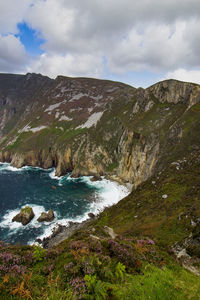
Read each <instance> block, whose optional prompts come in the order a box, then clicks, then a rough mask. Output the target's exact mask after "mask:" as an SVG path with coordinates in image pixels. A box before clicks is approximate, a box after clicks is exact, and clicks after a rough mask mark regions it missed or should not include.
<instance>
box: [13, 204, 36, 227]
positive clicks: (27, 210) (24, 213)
mask: <svg viewBox="0 0 200 300" xmlns="http://www.w3.org/2000/svg"><path fill="white" fill-rule="evenodd" d="M34 216H35V214H34V212H33V209H32V207H29V206H26V207H24V208H22V209H21V211H20V213H19V214H17V215H16V216H15V217H14V218H13V219H12V222H20V223H22V225H27V224H28V223H30V221H31V220H32V219H33V218H34Z"/></svg>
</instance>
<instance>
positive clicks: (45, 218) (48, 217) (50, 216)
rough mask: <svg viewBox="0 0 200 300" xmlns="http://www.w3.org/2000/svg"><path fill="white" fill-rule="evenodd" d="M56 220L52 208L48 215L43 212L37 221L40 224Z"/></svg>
mask: <svg viewBox="0 0 200 300" xmlns="http://www.w3.org/2000/svg"><path fill="white" fill-rule="evenodd" d="M54 218H55V216H54V212H53V210H52V208H50V210H49V211H48V212H47V213H46V212H42V213H41V215H40V216H39V218H38V219H37V221H38V222H51V221H53V219H54Z"/></svg>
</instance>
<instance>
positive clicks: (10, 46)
mask: <svg viewBox="0 0 200 300" xmlns="http://www.w3.org/2000/svg"><path fill="white" fill-rule="evenodd" d="M27 59H28V56H27V54H26V52H25V49H24V46H23V45H22V43H21V42H20V40H19V38H17V37H15V36H14V35H11V34H10V35H7V36H1V35H0V71H1V72H19V71H23V70H24V65H25V64H26V63H27Z"/></svg>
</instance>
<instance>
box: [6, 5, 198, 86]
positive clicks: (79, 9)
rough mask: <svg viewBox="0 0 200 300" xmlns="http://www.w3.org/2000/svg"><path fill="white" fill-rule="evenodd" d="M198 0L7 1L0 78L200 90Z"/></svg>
mask: <svg viewBox="0 0 200 300" xmlns="http://www.w3.org/2000/svg"><path fill="white" fill-rule="evenodd" d="M199 28H200V1H199V0H162V1H161V0H135V1H133V0H0V72H2V73H19V74H26V73H28V72H34V73H41V74H43V75H47V76H49V77H51V78H56V77H57V76H58V75H65V76H72V77H77V76H83V77H95V78H104V79H111V80H116V81H122V82H125V83H128V84H130V85H132V86H135V87H139V86H141V87H144V88H145V87H147V86H150V85H151V84H154V83H155V82H157V81H159V80H164V79H169V78H174V79H178V80H183V81H191V82H196V83H199V84H200V34H199Z"/></svg>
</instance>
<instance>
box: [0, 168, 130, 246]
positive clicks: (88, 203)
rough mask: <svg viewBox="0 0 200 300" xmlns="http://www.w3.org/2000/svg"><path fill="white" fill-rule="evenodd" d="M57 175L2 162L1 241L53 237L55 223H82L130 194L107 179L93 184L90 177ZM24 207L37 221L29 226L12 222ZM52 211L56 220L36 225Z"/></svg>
mask: <svg viewBox="0 0 200 300" xmlns="http://www.w3.org/2000/svg"><path fill="white" fill-rule="evenodd" d="M54 173H55V171H54V169H49V170H43V169H40V168H31V167H24V168H21V169H16V168H13V167H11V166H10V165H9V164H2V163H0V240H3V241H5V242H9V243H12V244H13V243H20V244H27V243H33V242H34V240H35V239H36V238H37V237H41V238H42V237H44V236H48V235H50V234H51V231H52V228H53V227H55V226H56V224H58V223H59V224H64V225H67V224H68V222H69V221H78V222H81V221H83V220H85V219H87V217H88V216H87V215H88V213H89V212H93V213H95V214H97V213H98V212H100V211H102V210H103V208H104V207H105V206H109V205H112V204H114V203H116V202H118V201H119V200H120V199H121V198H123V197H124V196H125V195H127V193H128V191H127V190H126V188H124V187H122V186H120V185H118V184H117V183H114V182H110V181H108V180H105V179H103V180H102V181H99V182H91V181H90V179H89V178H88V177H80V178H76V179H72V178H71V177H70V176H69V175H68V176H63V177H61V178H57V177H56V176H55V175H54ZM25 205H30V206H31V207H32V208H33V211H34V213H35V218H34V219H33V220H32V221H31V222H30V223H29V224H28V225H26V226H23V225H21V223H17V222H12V218H13V217H14V216H15V215H16V214H17V213H18V212H19V211H20V208H21V207H23V206H25ZM50 208H52V209H53V211H54V213H55V216H56V218H55V220H54V221H53V222H51V223H47V222H45V223H39V222H37V218H38V217H39V215H40V214H41V212H43V211H48V210H49V209H50Z"/></svg>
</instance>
